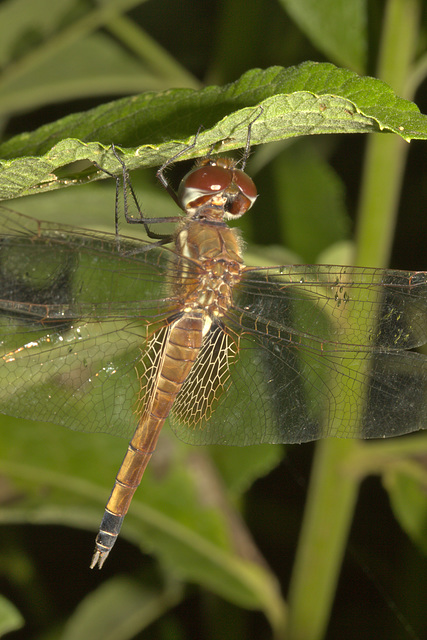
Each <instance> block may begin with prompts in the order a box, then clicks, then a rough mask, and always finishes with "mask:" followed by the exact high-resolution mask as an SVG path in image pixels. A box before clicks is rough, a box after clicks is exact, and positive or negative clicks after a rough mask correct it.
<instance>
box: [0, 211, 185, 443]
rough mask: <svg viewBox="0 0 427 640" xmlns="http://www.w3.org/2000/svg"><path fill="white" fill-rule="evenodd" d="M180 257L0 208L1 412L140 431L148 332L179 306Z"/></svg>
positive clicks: (89, 426) (80, 427) (84, 426)
mask: <svg viewBox="0 0 427 640" xmlns="http://www.w3.org/2000/svg"><path fill="white" fill-rule="evenodd" d="M179 260H180V258H178V257H177V256H174V255H173V253H172V252H171V251H170V250H168V249H165V248H158V247H156V246H153V245H152V244H150V243H146V242H142V241H131V240H127V241H126V240H124V239H122V238H121V240H120V248H119V247H118V246H117V243H116V239H115V236H113V235H109V234H99V233H95V232H88V231H85V230H80V231H79V230H76V229H73V228H71V227H66V226H60V225H53V224H50V223H40V222H38V221H36V220H32V219H31V218H27V217H26V216H22V215H20V214H17V213H14V212H12V211H9V210H6V209H4V208H0V362H1V367H0V412H2V413H6V414H9V415H14V416H17V417H22V418H29V419H33V420H40V421H48V422H56V423H59V424H62V425H65V426H67V427H69V428H72V429H78V430H83V431H107V432H111V433H117V434H123V435H129V434H130V433H132V432H133V430H134V428H135V426H136V416H135V409H136V406H137V401H138V394H139V392H140V383H139V380H138V375H137V373H136V368H137V367H138V365H139V362H140V360H141V352H142V351H144V349H145V346H146V341H147V336H148V334H149V333H151V332H152V331H154V329H155V328H156V327H157V326H159V325H161V324H162V323H164V322H165V320H166V318H168V317H169V316H170V315H172V314H174V313H175V312H176V311H177V310H178V304H177V301H176V299H175V298H174V296H173V295H172V292H173V291H174V288H175V285H176V284H177V282H176V275H175V274H176V267H178V266H179V264H178V262H179ZM187 278H191V274H190V272H189V270H188V271H187Z"/></svg>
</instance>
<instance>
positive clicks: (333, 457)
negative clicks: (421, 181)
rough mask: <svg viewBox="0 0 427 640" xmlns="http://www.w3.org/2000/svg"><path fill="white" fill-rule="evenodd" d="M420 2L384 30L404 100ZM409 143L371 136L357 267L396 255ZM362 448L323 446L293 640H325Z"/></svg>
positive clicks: (398, 11) (295, 585) (292, 616)
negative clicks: (355, 461) (353, 469)
mask: <svg viewBox="0 0 427 640" xmlns="http://www.w3.org/2000/svg"><path fill="white" fill-rule="evenodd" d="M419 8H420V5H419V0H389V2H388V4H387V9H386V15H385V19H384V25H383V33H382V40H381V51H380V57H379V68H378V73H377V75H378V77H380V78H381V79H383V80H385V81H387V82H388V83H389V84H391V85H392V86H393V88H394V90H395V91H396V92H397V93H398V94H399V93H400V94H402V93H403V92H404V86H405V79H406V78H407V77H408V76H409V75H410V65H411V62H412V57H413V51H414V47H415V45H416V43H417V41H418V31H417V27H418V16H419ZM404 145H405V143H403V142H402V141H401V140H399V139H397V138H395V137H391V136H388V135H381V136H372V138H371V139H370V140H369V141H368V149H367V154H366V161H365V166H364V174H363V178H362V190H361V198H360V206H359V217H358V229H357V245H358V249H357V264H358V265H362V264H364V265H365V266H368V265H376V266H382V265H385V264H386V263H387V260H388V256H389V255H390V250H391V244H392V239H393V233H394V224H395V215H396V210H397V205H398V200H399V194H400V188H401V179H402V173H403V167H404V162H405V158H406V148H405V146H404ZM360 446H361V445H360V443H358V442H357V441H340V440H324V441H321V442H319V443H318V446H317V449H316V455H315V460H314V464H313V472H312V477H311V480H310V488H309V494H308V499H307V506H306V510H305V514H304V522H303V527H302V533H301V537H300V541H299V546H298V550H297V556H296V560H295V566H294V571H293V575H292V579H291V585H290V592H289V624H288V629H287V640H321V638H323V637H324V635H325V632H326V628H327V624H328V619H329V615H330V610H331V607H332V603H333V598H334V592H335V588H336V584H337V580H338V575H339V571H340V566H341V560H342V557H343V553H344V550H345V546H346V542H347V537H348V532H349V529H350V526H351V521H352V516H353V511H354V505H355V501H356V498H357V493H358V488H359V480H360V478H358V477H356V476H355V475H352V474H351V473H350V472H349V469H348V468H347V469H346V462H348V461H349V460H350V459H351V456H352V455H353V454H354V453H356V452H357V450H358V447H360Z"/></svg>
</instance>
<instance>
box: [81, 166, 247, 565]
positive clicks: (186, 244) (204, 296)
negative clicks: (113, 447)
mask: <svg viewBox="0 0 427 640" xmlns="http://www.w3.org/2000/svg"><path fill="white" fill-rule="evenodd" d="M194 182H195V183H196V189H195V186H194V185H193V183H194ZM199 183H200V184H199ZM182 184H183V185H184V189H183V190H182V195H181V200H184V202H183V208H185V210H186V212H187V218H185V219H184V220H183V222H182V224H181V225H180V228H179V230H178V231H177V233H176V237H175V248H176V255H177V256H184V257H185V258H187V259H188V261H187V262H186V263H185V265H183V266H181V267H180V266H179V265H176V266H177V276H178V279H177V281H176V284H175V291H173V292H172V293H173V294H174V297H175V298H176V299H178V300H179V302H180V307H181V309H182V311H181V313H180V314H179V315H178V317H176V318H171V319H170V321H169V323H168V325H167V327H166V328H165V330H164V331H163V332H161V334H160V339H159V336H157V335H156V336H154V337H153V344H152V347H151V349H150V346H149V348H148V354H147V355H148V361H149V362H151V361H152V360H155V359H157V360H158V366H157V367H156V370H155V372H154V374H153V376H152V377H151V379H150V383H149V385H147V387H146V388H145V389H144V394H143V398H142V403H141V407H140V411H141V417H140V419H139V423H138V427H137V429H136V431H135V434H134V436H133V438H132V440H131V442H130V444H129V447H128V450H127V452H126V455H125V458H124V460H123V463H122V466H121V467H120V470H119V473H118V475H117V477H116V482H115V484H114V487H113V491H112V493H111V496H110V499H109V501H108V503H107V506H106V508H105V513H104V518H103V520H102V523H101V526H100V531H99V533H98V536H97V539H96V549H95V554H94V556H93V559H92V564H91V566H92V567H94V566H96V564H98V565H99V568H101V567H102V565H103V563H104V561H105V559H106V558H107V556H108V553H109V552H110V550H111V548H112V546H113V544H114V542H115V541H116V538H117V536H118V534H119V531H120V528H121V525H122V522H123V519H124V516H125V515H126V513H127V511H128V508H129V505H130V502H131V500H132V497H133V494H134V493H135V491H136V489H137V487H138V485H139V484H140V482H141V479H142V476H143V474H144V471H145V469H146V467H147V465H148V463H149V460H150V458H151V456H152V454H153V453H154V450H155V448H156V443H157V439H158V437H159V434H160V430H161V429H162V427H163V424H164V422H165V420H166V418H167V417H168V416H169V413H170V411H171V409H172V407H173V405H174V402H175V400H176V397H177V395H178V393H179V391H180V390H181V387H182V385H183V384H184V383H185V381H186V380H187V378H188V375H189V373H190V371H191V369H192V367H193V365H194V364H195V362H196V361H197V358H198V356H199V353H200V350H201V348H202V344H203V340H204V338H205V337H206V336H207V335H208V334H209V332H210V329H211V327H212V323H213V322H214V321H218V320H219V319H220V318H221V317H222V316H223V315H224V314H225V313H226V312H227V311H228V309H229V308H230V306H231V304H232V293H233V286H234V285H235V284H237V283H238V281H239V280H240V273H241V270H242V268H243V259H242V257H241V242H240V236H239V231H238V230H236V229H230V228H229V227H228V226H227V225H226V223H225V222H224V217H225V216H229V217H239V216H240V215H242V213H244V212H245V211H246V210H247V209H248V208H249V207H250V206H251V204H252V203H253V202H254V200H255V198H256V189H255V185H254V184H253V182H252V180H250V178H249V177H248V176H246V175H245V174H244V173H243V172H242V171H239V170H236V169H234V163H233V162H232V161H231V160H229V159H220V160H218V161H209V160H207V161H204V162H203V163H202V164H201V166H199V167H198V168H196V169H194V170H193V171H191V172H190V174H189V175H188V176H187V177H186V178H184V180H183V183H182ZM180 269H182V273H180V271H179V270H180ZM150 350H151V351H152V353H150ZM194 391H195V395H196V394H197V390H196V389H195V390H194ZM205 400H206V401H207V402H208V401H209V398H205Z"/></svg>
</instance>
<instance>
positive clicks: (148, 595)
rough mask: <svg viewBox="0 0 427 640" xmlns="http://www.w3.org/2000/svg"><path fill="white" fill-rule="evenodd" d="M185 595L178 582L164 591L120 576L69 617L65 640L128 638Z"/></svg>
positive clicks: (113, 639) (85, 599) (88, 599)
mask: <svg viewBox="0 0 427 640" xmlns="http://www.w3.org/2000/svg"><path fill="white" fill-rule="evenodd" d="M181 598H182V588H181V587H180V585H179V583H173V584H170V585H169V586H167V587H165V588H164V589H163V590H159V589H156V588H154V587H151V588H149V587H144V586H143V585H142V584H141V581H140V580H138V581H136V580H132V579H131V578H128V577H125V576H118V577H115V578H113V579H112V580H108V581H107V582H104V583H103V584H101V586H99V587H98V588H97V589H96V590H95V591H92V592H91V593H90V594H89V595H88V596H86V598H84V599H83V600H82V601H81V602H80V603H79V605H78V607H77V609H76V611H75V612H74V614H73V615H72V616H71V617H70V619H69V620H68V622H67V624H66V626H65V628H64V630H63V634H62V635H61V638H62V640H82V638H91V640H128V639H130V638H134V637H135V636H136V634H137V633H139V632H141V631H143V630H144V629H146V628H147V627H148V626H149V625H150V624H152V623H153V622H154V621H156V620H157V619H158V618H159V617H160V616H162V615H163V614H164V613H165V612H166V611H167V610H168V609H170V608H171V607H174V606H176V605H177V604H178V603H179V601H180V600H181Z"/></svg>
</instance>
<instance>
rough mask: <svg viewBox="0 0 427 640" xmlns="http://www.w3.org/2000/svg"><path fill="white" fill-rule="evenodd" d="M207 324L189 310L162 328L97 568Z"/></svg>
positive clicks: (99, 542) (100, 538)
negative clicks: (155, 365) (155, 368)
mask: <svg viewBox="0 0 427 640" xmlns="http://www.w3.org/2000/svg"><path fill="white" fill-rule="evenodd" d="M205 324H206V320H205V318H204V315H203V314H202V313H198V312H194V313H184V314H183V315H182V316H180V317H179V318H177V319H176V320H174V321H173V322H172V323H171V324H170V325H169V326H168V327H167V329H166V330H165V331H164V332H163V333H162V343H161V344H160V345H159V343H158V340H157V339H156V338H154V339H153V349H155V350H156V351H158V350H159V348H160V353H158V356H159V366H158V371H157V373H156V375H155V376H153V378H152V380H151V381H150V382H151V385H150V389H148V390H147V400H146V403H145V405H144V407H143V410H142V415H141V418H140V420H139V423H138V426H137V428H136V431H135V433H134V436H133V438H132V440H131V441H130V443H129V446H128V449H127V451H126V455H125V457H124V459H123V462H122V465H121V467H120V469H119V472H118V474H117V476H116V480H115V483H114V487H113V490H112V492H111V495H110V498H109V500H108V503H107V506H106V507H105V512H104V517H103V519H102V522H101V526H100V528H99V532H98V535H97V537H96V544H95V553H94V555H93V558H92V563H91V568H93V567H95V566H96V565H98V566H99V568H100V569H101V567H102V565H103V564H104V562H105V560H106V558H107V556H108V554H109V553H110V551H111V549H112V548H113V545H114V543H115V541H116V539H117V536H118V535H119V532H120V528H121V526H122V522H123V519H124V517H125V515H126V513H127V511H128V509H129V505H130V503H131V501H132V498H133V495H134V493H135V491H136V489H137V488H138V485H139V484H140V482H141V479H142V476H143V475H144V471H145V469H146V468H147V465H148V463H149V461H150V459H151V456H152V455H153V453H154V451H155V449H156V444H157V440H158V437H159V435H160V431H161V429H162V427H163V424H164V422H165V420H166V418H167V417H168V415H169V413H170V411H171V409H172V406H173V403H174V402H175V398H176V396H177V394H178V392H179V390H180V389H181V387H182V385H183V383H184V382H185V380H186V378H187V377H188V374H189V373H190V371H191V367H192V366H193V364H194V362H195V361H196V359H197V356H198V354H199V351H200V348H201V346H202V341H203V333H204V327H205Z"/></svg>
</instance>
